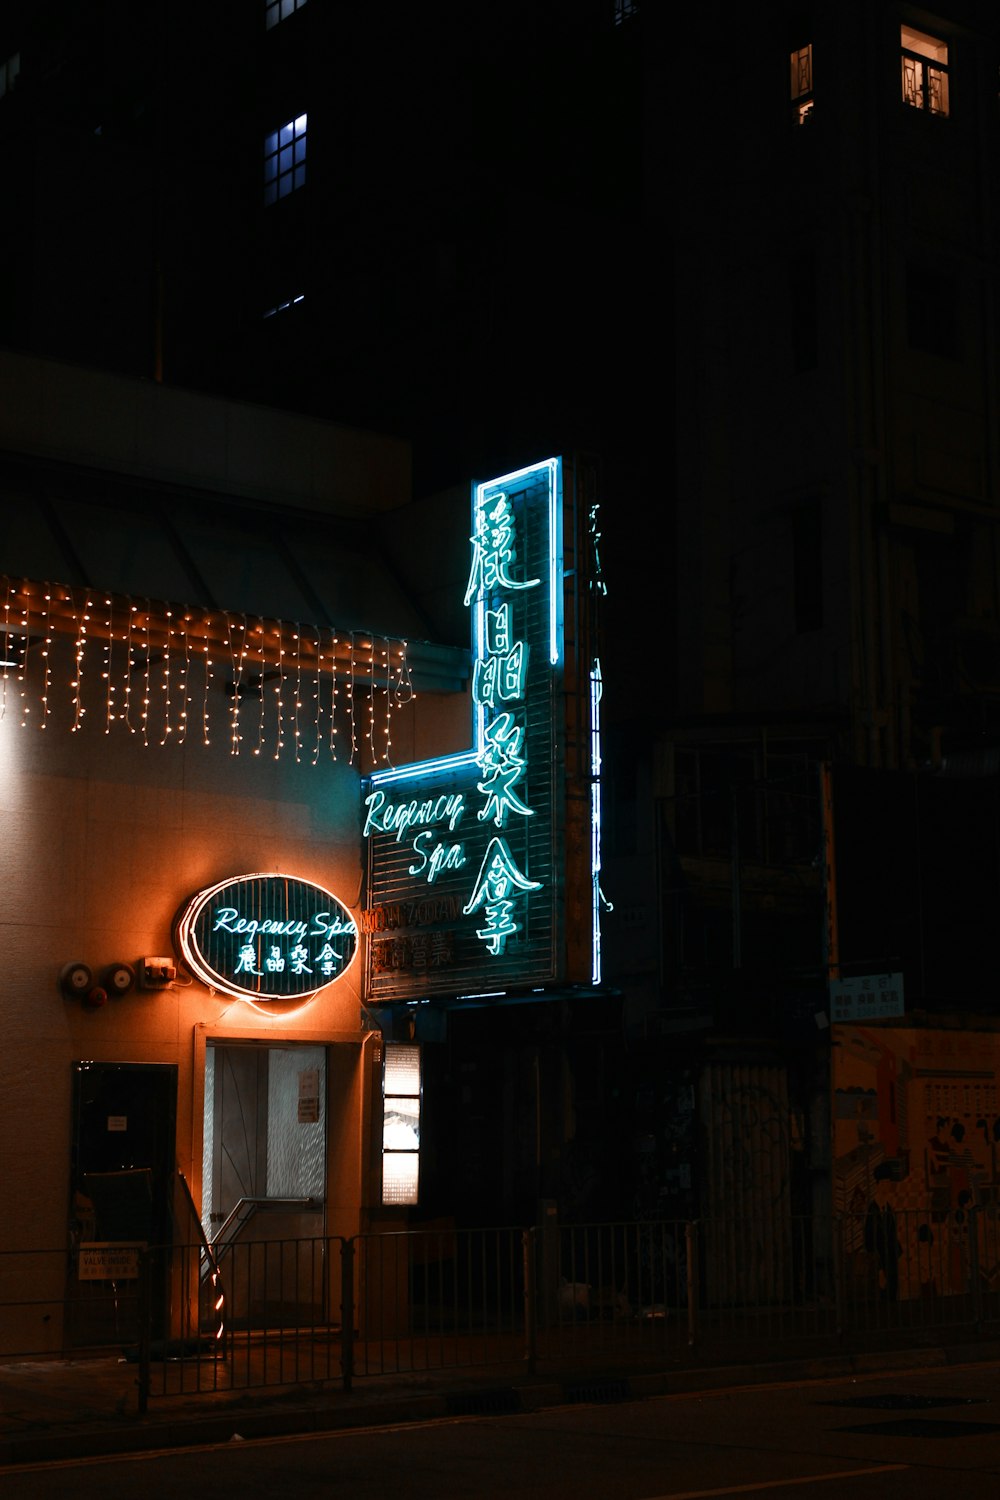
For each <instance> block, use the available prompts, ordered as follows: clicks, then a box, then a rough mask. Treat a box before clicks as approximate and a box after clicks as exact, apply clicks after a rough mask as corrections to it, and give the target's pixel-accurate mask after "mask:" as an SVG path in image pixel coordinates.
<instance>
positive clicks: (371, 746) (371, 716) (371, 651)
mask: <svg viewBox="0 0 1000 1500" xmlns="http://www.w3.org/2000/svg"><path fill="white" fill-rule="evenodd" d="M368 750H369V752H370V754H371V763H372V765H373V766H375V765H377V764H378V751H377V750H376V748H375V637H374V635H373V636H372V638H371V642H370V644H369V647H368Z"/></svg>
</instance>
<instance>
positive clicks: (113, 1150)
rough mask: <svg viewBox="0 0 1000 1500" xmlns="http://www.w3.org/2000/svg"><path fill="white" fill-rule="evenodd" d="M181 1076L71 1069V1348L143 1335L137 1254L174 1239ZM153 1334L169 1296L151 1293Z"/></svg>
mask: <svg viewBox="0 0 1000 1500" xmlns="http://www.w3.org/2000/svg"><path fill="white" fill-rule="evenodd" d="M176 1115H177V1068H176V1067H175V1066H173V1065H164V1064H154V1063H150V1064H146V1063H103V1062H77V1063H74V1064H73V1126H72V1132H73V1133H72V1156H71V1161H70V1244H71V1246H72V1257H71V1264H70V1275H69V1295H68V1299H67V1329H66V1340H67V1343H68V1344H70V1345H71V1346H73V1347H76V1348H79V1347H80V1346H82V1345H85V1344H103V1343H112V1342H117V1341H118V1340H120V1339H125V1340H132V1339H135V1338H136V1337H137V1336H138V1292H139V1252H140V1251H141V1250H142V1249H143V1248H145V1247H146V1246H157V1247H158V1246H167V1245H169V1244H170V1243H171V1240H172V1204H173V1190H174V1178H175V1142H174V1132H175V1124H176ZM152 1296H153V1306H152V1309H151V1311H152V1318H153V1333H154V1335H159V1333H160V1332H161V1330H162V1327H163V1324H164V1321H165V1318H166V1312H167V1307H166V1302H167V1293H166V1290H165V1288H164V1286H163V1285H162V1284H160V1283H159V1282H157V1283H156V1285H155V1286H154V1289H153V1293H152Z"/></svg>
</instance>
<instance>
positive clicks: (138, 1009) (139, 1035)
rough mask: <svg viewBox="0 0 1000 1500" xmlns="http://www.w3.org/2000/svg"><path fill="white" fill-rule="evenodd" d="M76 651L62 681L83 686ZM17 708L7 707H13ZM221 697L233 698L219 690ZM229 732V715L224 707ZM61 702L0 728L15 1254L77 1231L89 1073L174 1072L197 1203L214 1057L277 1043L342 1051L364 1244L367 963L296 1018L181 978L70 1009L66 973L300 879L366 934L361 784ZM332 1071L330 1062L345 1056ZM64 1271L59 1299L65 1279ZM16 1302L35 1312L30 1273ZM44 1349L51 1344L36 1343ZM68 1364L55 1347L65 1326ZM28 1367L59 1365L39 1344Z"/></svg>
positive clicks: (54, 1274) (333, 1205) (337, 1154)
mask: <svg viewBox="0 0 1000 1500" xmlns="http://www.w3.org/2000/svg"><path fill="white" fill-rule="evenodd" d="M71 665H72V661H71V648H70V645H69V643H68V642H64V643H63V646H62V650H61V652H60V653H59V654H58V655H57V657H56V660H55V665H54V669H53V679H54V680H55V679H56V678H59V677H61V675H62V674H65V673H67V672H69V671H70V668H71ZM0 691H2V687H0ZM212 691H213V692H215V693H217V694H219V696H220V698H221V697H222V695H223V692H224V688H223V685H222V684H221V682H220V683H219V684H218V685H217V686H215V687H213V689H212ZM220 717H221V718H222V719H223V722H224V707H223V706H221V705H220ZM72 719H73V715H72V705H71V702H70V700H69V699H68V697H67V696H66V695H65V694H62V695H60V694H57V693H53V695H52V716H51V721H50V723H49V725H48V727H47V728H46V729H45V730H44V731H43V730H40V729H38V728H37V727H27V726H26V725H22V711H21V703H20V698H19V694H18V689H17V683H16V679H14V678H10V679H9V680H8V682H7V688H6V705H5V712H4V716H3V718H2V719H0V953H2V954H3V960H4V973H3V978H2V980H0V1022H2V1026H3V1046H2V1048H0V1111H2V1115H0V1121H2V1123H0V1180H2V1182H3V1186H4V1198H5V1202H6V1203H7V1205H8V1211H7V1212H6V1213H5V1214H4V1216H3V1221H2V1225H0V1249H4V1250H10V1249H16V1250H25V1249H41V1250H49V1251H58V1250H60V1249H61V1247H64V1246H65V1245H66V1243H67V1232H68V1220H69V1203H68V1199H69V1185H70V1148H71V1114H72V1109H71V1104H72V1064H73V1062H74V1061H76V1060H82V1059H91V1060H95V1061H101V1062H133V1063H134V1062H139V1063H156V1064H175V1065H176V1066H177V1069H178V1099H177V1129H176V1165H177V1167H178V1168H179V1169H180V1170H181V1171H182V1172H183V1173H184V1174H185V1176H186V1177H187V1179H188V1181H189V1183H190V1184H191V1186H192V1189H193V1191H194V1193H195V1197H196V1201H200V1199H199V1193H200V1183H201V1152H202V1103H203V1077H202V1076H201V1073H200V1071H199V1070H202V1069H203V1067H204V1043H205V1038H206V1036H212V1037H214V1038H222V1039H226V1038H229V1037H231V1038H233V1039H237V1038H244V1039H248V1038H254V1037H257V1038H261V1039H264V1040H271V1041H274V1042H276V1043H289V1042H294V1041H304V1042H309V1043H311V1044H315V1043H317V1042H322V1043H326V1044H328V1045H330V1046H332V1047H333V1048H334V1049H337V1050H336V1063H335V1065H334V1066H331V1067H330V1068H329V1070H328V1071H329V1087H330V1101H329V1110H328V1114H327V1118H328V1121H329V1122H330V1138H331V1146H330V1149H329V1151H328V1159H329V1169H328V1187H329V1190H330V1191H329V1195H328V1196H329V1200H330V1201H329V1214H328V1224H327V1228H328V1231H329V1232H331V1233H353V1232H356V1231H357V1229H358V1227H359V1221H360V1215H361V1212H362V1201H363V1199H364V1198H365V1196H366V1195H368V1194H371V1193H373V1192H374V1191H375V1185H374V1184H373V1182H372V1181H371V1180H370V1179H371V1172H370V1170H369V1169H370V1152H369V1140H370V1109H371V1095H372V1090H373V1088H374V1085H375V1081H376V1077H377V1068H375V1067H374V1066H373V1047H374V1040H375V1039H374V1038H373V1037H372V1035H371V1034H370V1033H368V1032H365V1031H364V1030H363V1028H362V1023H361V1018H362V1006H361V991H360V985H361V974H362V963H361V944H360V943H359V950H358V954H357V956H356V958H355V960H354V962H353V964H352V966H351V967H350V968H349V969H348V971H347V972H346V973H345V974H344V975H343V976H342V977H341V978H340V979H339V980H337V981H336V982H335V983H334V984H332V985H330V986H328V987H327V988H326V989H324V990H322V991H321V992H320V993H319V994H318V995H317V996H316V997H315V998H314V999H313V1000H311V1001H308V1002H306V1003H305V1004H304V1005H303V1006H302V1007H301V1008H300V1009H299V1010H297V1011H295V1012H294V1013H292V1014H285V1015H282V1016H272V1015H269V1014H263V1013H262V1012H261V1010H260V1009H257V1008H254V1007H252V1006H250V1005H248V1004H246V1003H244V1002H242V1001H240V1000H235V999H233V998H231V997H228V996H224V995H219V994H216V993H213V992H212V991H210V990H209V989H208V988H207V987H206V986H205V985H204V984H203V983H201V982H200V981H198V980H197V979H192V978H191V977H190V976H189V975H188V974H187V973H186V972H184V971H182V970H181V971H179V973H178V981H177V982H176V983H174V984H172V985H171V986H170V987H169V988H168V989H166V990H162V991H145V990H142V989H140V988H136V989H134V990H133V991H132V992H131V993H130V994H128V995H126V996H124V997H122V998H113V999H110V1000H109V1001H108V1002H107V1004H105V1005H103V1006H100V1007H99V1008H96V1009H95V1008H91V1007H89V1006H88V1005H86V1004H85V1003H83V1001H81V1000H80V999H78V998H75V997H74V998H67V997H66V996H65V995H64V994H63V992H62V990H61V989H60V985H59V974H60V970H61V969H62V967H63V965H64V964H66V963H68V962H70V961H81V962H83V963H85V964H87V965H88V967H89V968H90V969H91V970H92V971H93V973H94V976H95V979H96V978H98V977H99V976H100V973H101V971H102V970H103V969H104V967H105V966H107V965H110V964H112V963H116V962H126V963H129V964H133V965H134V964H135V963H136V961H137V960H138V959H139V958H141V957H143V956H146V955H158V956H159V955H163V956H167V955H171V954H172V952H173V948H172V940H171V938H172V924H173V919H174V916H175V914H176V912H177V910H178V908H179V907H180V905H181V904H182V903H183V902H184V901H185V900H186V899H187V898H188V897H189V896H191V895H193V894H194V893H196V892H197V891H198V890H200V889H202V888H203V887H205V886H207V885H210V884H213V883H215V882H216V881H218V880H221V879H223V878H225V877H228V876H235V875H241V874H247V873H251V872H255V871H270V870H275V871H285V872H287V873H290V874H294V875H295V876H297V877H300V878H302V879H304V880H307V881H312V882H315V883H316V884H318V885H321V886H323V887H324V888H325V889H327V890H329V891H331V892H333V893H334V894H335V895H336V896H338V897H339V898H340V900H341V901H342V902H343V904H344V905H345V906H346V907H347V908H348V910H349V911H350V912H351V913H352V915H354V916H355V918H357V915H358V903H359V897H360V892H361V879H362V868H361V855H362V851H361V841H360V768H359V766H358V765H357V764H355V765H350V764H348V763H347V761H345V760H338V761H333V760H331V759H330V758H329V757H328V756H327V755H326V754H324V755H323V756H321V757H320V760H319V762H318V763H317V764H316V765H313V764H312V761H311V757H305V758H303V760H302V762H300V763H299V764H296V763H295V761H294V757H293V754H292V752H291V751H290V750H288V749H287V748H286V749H285V751H283V753H282V755H281V757H280V758H279V759H275V756H274V748H273V746H271V747H270V753H268V754H264V755H260V756H255V755H252V754H241V755H240V756H238V757H234V756H232V755H231V754H230V753H229V745H228V742H227V740H226V737H225V735H224V734H222V735H220V736H219V737H217V739H216V740H215V741H214V742H213V743H212V744H211V745H209V746H206V745H204V744H203V743H202V742H201V740H200V738H198V737H192V740H191V742H190V743H188V744H187V745H185V746H179V745H176V744H173V745H165V746H161V745H159V744H158V743H156V742H155V741H154V740H153V739H152V737H151V740H150V743H149V744H143V742H142V739H141V737H140V736H139V735H135V734H129V733H128V731H127V729H125V728H124V727H123V726H121V725H115V726H113V727H112V729H111V731H110V732H108V733H105V725H104V723H103V722H95V723H87V724H85V727H84V728H83V729H82V730H80V731H79V732H77V733H74V732H73V731H72V727H71V725H72ZM331 1056H333V1054H332V1053H331ZM47 1264H48V1272H49V1273H51V1274H47V1277H46V1280H47V1282H48V1281H51V1283H52V1285H51V1289H50V1291H48V1292H46V1295H60V1296H61V1294H62V1293H61V1290H60V1289H59V1286H58V1283H59V1281H60V1278H61V1276H62V1275H63V1273H64V1266H63V1265H62V1264H60V1263H59V1261H58V1260H57V1259H54V1260H51V1261H50V1262H48V1263H47ZM6 1269H7V1271H8V1272H10V1273H11V1274H12V1275H13V1276H14V1281H15V1283H16V1284H15V1285H14V1287H13V1293H12V1288H11V1284H10V1281H9V1279H8V1281H7V1282H6V1284H5V1286H4V1287H3V1288H2V1289H0V1302H2V1301H4V1300H5V1299H6V1298H9V1297H10V1296H11V1295H12V1294H13V1295H14V1296H15V1298H17V1297H20V1296H26V1295H27V1290H28V1288H27V1284H26V1283H25V1275H26V1263H24V1262H21V1263H20V1271H15V1270H14V1268H13V1267H12V1265H8V1266H7V1268H6ZM19 1332H20V1336H21V1337H24V1336H27V1335H30V1337H31V1338H32V1340H33V1341H34V1340H35V1339H36V1338H38V1337H41V1336H42V1331H41V1329H29V1330H24V1329H19ZM51 1336H52V1338H53V1340H54V1341H55V1342H54V1345H53V1347H58V1338H57V1334H56V1332H55V1326H54V1323H53V1324H52V1325H51ZM31 1347H33V1348H35V1347H44V1346H43V1345H37V1344H36V1343H34V1342H32V1345H31Z"/></svg>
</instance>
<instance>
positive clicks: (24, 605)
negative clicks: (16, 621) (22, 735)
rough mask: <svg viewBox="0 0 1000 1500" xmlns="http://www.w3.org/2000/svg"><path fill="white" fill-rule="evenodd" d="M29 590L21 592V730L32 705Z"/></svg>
mask: <svg viewBox="0 0 1000 1500" xmlns="http://www.w3.org/2000/svg"><path fill="white" fill-rule="evenodd" d="M29 597H30V596H29V593H28V590H27V589H26V588H25V589H22V591H21V660H20V662H19V663H18V668H17V680H18V682H19V683H20V684H21V728H22V729H25V728H26V727H27V723H28V715H29V714H30V713H31V704H30V703H29V702H28V651H29V649H30V647H31V635H30V630H31V615H30V609H29V602H28V601H29Z"/></svg>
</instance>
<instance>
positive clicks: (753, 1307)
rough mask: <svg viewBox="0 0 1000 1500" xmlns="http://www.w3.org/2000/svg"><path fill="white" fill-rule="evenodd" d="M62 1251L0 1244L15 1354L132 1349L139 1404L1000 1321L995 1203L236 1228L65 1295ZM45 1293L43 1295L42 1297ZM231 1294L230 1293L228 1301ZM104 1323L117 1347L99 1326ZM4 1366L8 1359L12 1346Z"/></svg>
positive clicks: (1, 1286) (682, 1356)
mask: <svg viewBox="0 0 1000 1500" xmlns="http://www.w3.org/2000/svg"><path fill="white" fill-rule="evenodd" d="M65 1261H66V1256H65V1251H62V1252H55V1251H47V1252H46V1251H37V1252H6V1253H5V1254H0V1315H2V1316H0V1327H2V1328H3V1329H4V1330H5V1335H4V1337H5V1343H6V1342H8V1341H9V1339H10V1338H13V1339H14V1340H15V1342H17V1341H20V1347H19V1348H17V1349H15V1348H8V1349H6V1351H5V1353H6V1357H13V1356H14V1355H15V1354H17V1355H18V1356H20V1357H31V1356H32V1355H39V1354H46V1353H47V1354H49V1355H50V1356H51V1353H52V1352H53V1348H54V1347H56V1346H54V1345H53V1343H52V1342H51V1340H52V1339H53V1338H54V1337H55V1335H54V1334H52V1335H47V1338H48V1339H49V1342H46V1341H44V1340H43V1341H42V1343H41V1345H40V1347H32V1346H31V1342H30V1337H31V1336H30V1330H31V1329H36V1330H37V1329H38V1327H39V1323H40V1322H41V1323H42V1326H44V1327H45V1328H46V1329H53V1330H57V1329H61V1344H62V1348H63V1351H64V1352H65V1349H66V1348H67V1347H69V1346H75V1348H77V1349H79V1348H80V1347H81V1344H85V1345H86V1347H87V1349H88V1351H89V1352H95V1351H100V1350H102V1349H110V1348H117V1349H118V1350H119V1351H121V1352H122V1353H123V1355H124V1358H125V1359H126V1360H127V1361H130V1362H133V1363H134V1364H135V1365H136V1367H137V1369H136V1384H137V1388H138V1393H139V1397H138V1399H139V1405H140V1409H141V1410H145V1409H146V1406H147V1403H148V1402H149V1401H150V1400H153V1399H156V1398H159V1397H166V1396H172V1395H179V1394H184V1393H187V1394H195V1393H199V1392H209V1391H218V1390H249V1389H259V1388H262V1387H267V1386H279V1385H280V1386H295V1385H302V1384H306V1383H308V1384H312V1385H315V1384H317V1383H324V1382H336V1383H337V1384H339V1385H340V1386H342V1387H343V1388H344V1389H349V1388H350V1387H351V1385H352V1382H353V1381H355V1380H357V1379H363V1378H377V1377H379V1376H385V1375H390V1374H400V1373H418V1372H421V1371H431V1370H438V1371H440V1370H449V1369H455V1370H459V1369H465V1370H481V1371H487V1370H490V1371H494V1372H496V1371H499V1370H501V1369H504V1370H506V1371H507V1372H512V1371H533V1370H535V1369H538V1368H540V1367H541V1366H544V1365H545V1364H547V1363H549V1364H550V1363H554V1362H571V1361H574V1360H580V1361H583V1360H590V1361H592V1362H595V1361H599V1362H600V1363H601V1364H602V1366H603V1367H604V1368H605V1369H611V1368H612V1367H613V1366H617V1367H618V1368H622V1369H626V1368H635V1367H639V1366H642V1365H646V1366H648V1365H650V1364H656V1365H658V1366H660V1367H662V1366H663V1365H664V1364H667V1365H670V1364H681V1363H684V1362H708V1361H713V1360H719V1361H723V1362H731V1363H738V1362H740V1361H741V1360H746V1359H750V1358H752V1359H755V1360H767V1359H776V1358H778V1357H783V1356H788V1355H789V1354H791V1353H793V1352H807V1351H808V1352H824V1351H830V1352H834V1351H845V1350H847V1351H854V1350H862V1349H871V1348H891V1347H893V1346H895V1345H901V1344H905V1343H914V1342H916V1343H920V1342H927V1341H929V1340H931V1339H932V1338H941V1337H951V1338H953V1339H955V1338H962V1339H968V1340H972V1339H975V1338H976V1337H979V1336H980V1335H982V1334H984V1333H986V1332H987V1331H996V1330H997V1329H998V1328H1000V1233H998V1211H997V1209H996V1208H994V1207H984V1208H978V1209H971V1210H968V1211H967V1212H966V1213H963V1214H952V1215H940V1216H938V1217H937V1218H935V1219H933V1220H932V1219H931V1217H930V1216H929V1215H928V1213H927V1212H926V1211H913V1212H900V1213H898V1214H895V1215H894V1214H892V1213H891V1212H890V1213H888V1214H887V1213H886V1212H885V1210H884V1209H878V1210H877V1211H876V1212H873V1211H872V1209H871V1208H870V1209H869V1210H868V1212H867V1213H866V1214H864V1215H858V1216H853V1215H841V1216H837V1217H835V1218H830V1219H822V1218H816V1217H810V1218H794V1217H790V1218H788V1219H786V1220H784V1221H782V1222H781V1226H780V1228H779V1230H778V1231H777V1232H776V1231H775V1228H774V1221H773V1220H772V1221H771V1222H770V1223H769V1224H768V1226H767V1230H766V1233H765V1232H764V1231H763V1230H762V1229H761V1228H760V1226H759V1225H758V1224H756V1223H755V1222H754V1221H751V1220H739V1219H725V1220H719V1219H716V1220H694V1221H687V1222H682V1221H662V1222H622V1223H600V1224H558V1223H556V1222H554V1221H553V1222H552V1223H545V1224H544V1225H542V1226H540V1227H530V1228H522V1227H501V1228H493V1229H458V1228H452V1227H450V1226H449V1225H447V1224H446V1225H445V1226H444V1227H437V1228H434V1229H423V1230H420V1229H416V1230H412V1231H401V1232H393V1233H388V1232H382V1233H380V1232H371V1233H366V1234H359V1235H355V1236H353V1237H350V1238H344V1237H340V1236H332V1237H327V1236H317V1237H314V1238H296V1239H271V1240H265V1239H261V1240H236V1241H233V1242H231V1244H230V1246H229V1248H228V1250H227V1256H226V1261H225V1264H224V1267H222V1268H221V1278H222V1279H221V1282H220V1280H219V1278H220V1267H219V1265H218V1263H213V1264H212V1266H211V1271H212V1275H211V1276H210V1277H209V1278H207V1279H206V1277H205V1275H204V1270H205V1264H206V1247H205V1243H204V1241H203V1240H199V1241H196V1242H194V1243H191V1244H186V1245H177V1244H174V1245H171V1246H153V1247H149V1248H147V1249H145V1250H143V1251H141V1252H140V1253H139V1257H138V1276H137V1278H136V1279H134V1280H131V1281H129V1282H125V1283H121V1284H115V1283H109V1284H104V1283H97V1284H95V1285H92V1286H90V1285H85V1284H83V1283H80V1282H78V1281H77V1282H74V1283H73V1285H72V1288H71V1294H67V1292H66V1269H65ZM26 1287H30V1288H31V1295H26V1294H25V1288H26ZM220 1296H221V1297H222V1301H221V1304H220ZM102 1329H103V1332H104V1337H97V1336H95V1334H99V1333H100V1332H101V1330H102ZM0 1357H4V1356H3V1355H0Z"/></svg>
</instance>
